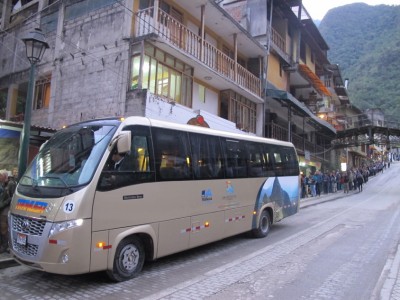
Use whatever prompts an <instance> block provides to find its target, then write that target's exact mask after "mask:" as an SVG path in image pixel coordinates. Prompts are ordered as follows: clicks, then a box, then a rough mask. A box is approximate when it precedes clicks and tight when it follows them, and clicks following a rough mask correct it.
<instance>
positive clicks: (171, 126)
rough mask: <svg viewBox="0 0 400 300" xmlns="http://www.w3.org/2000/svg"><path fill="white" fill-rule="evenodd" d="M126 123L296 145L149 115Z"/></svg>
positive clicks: (133, 118) (126, 120) (130, 118)
mask: <svg viewBox="0 0 400 300" xmlns="http://www.w3.org/2000/svg"><path fill="white" fill-rule="evenodd" d="M126 125H145V126H151V127H160V128H169V129H174V130H182V131H187V132H193V133H200V134H209V135H214V136H223V137H228V138H232V139H241V140H247V141H254V142H263V143H270V144H274V145H281V146H287V147H294V146H293V144H292V143H290V142H286V141H280V140H276V139H269V138H264V137H259V136H254V135H250V134H246V133H243V134H240V133H233V132H229V131H222V130H215V129H210V128H205V127H201V126H196V125H188V124H179V123H173V122H167V121H161V120H156V119H150V118H147V117H139V116H134V117H127V118H126V119H125V120H124V121H123V122H122V126H126Z"/></svg>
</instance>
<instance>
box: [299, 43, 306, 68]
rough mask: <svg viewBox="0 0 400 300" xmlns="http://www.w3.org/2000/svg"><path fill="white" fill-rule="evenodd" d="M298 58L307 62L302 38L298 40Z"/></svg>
mask: <svg viewBox="0 0 400 300" xmlns="http://www.w3.org/2000/svg"><path fill="white" fill-rule="evenodd" d="M300 58H301V59H302V60H303V62H304V63H307V56H306V43H304V41H303V40H302V41H301V42H300Z"/></svg>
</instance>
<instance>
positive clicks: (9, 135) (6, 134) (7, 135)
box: [0, 128, 21, 139]
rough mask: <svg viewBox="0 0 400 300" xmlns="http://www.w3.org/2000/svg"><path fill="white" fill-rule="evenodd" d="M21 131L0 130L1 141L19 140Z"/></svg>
mask: <svg viewBox="0 0 400 300" xmlns="http://www.w3.org/2000/svg"><path fill="white" fill-rule="evenodd" d="M20 133H21V132H20V131H16V130H10V129H3V128H0V139H16V138H19V135H20Z"/></svg>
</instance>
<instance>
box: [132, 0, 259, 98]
mask: <svg viewBox="0 0 400 300" xmlns="http://www.w3.org/2000/svg"><path fill="white" fill-rule="evenodd" d="M154 13H155V11H154V7H150V8H147V9H144V10H140V11H138V12H136V13H135V15H134V17H135V31H134V32H135V37H142V36H147V35H150V34H156V35H157V36H158V38H160V39H163V40H164V41H166V42H167V43H168V44H170V45H173V46H175V47H176V48H178V49H179V50H181V51H183V52H184V53H185V54H186V55H187V56H189V57H190V58H192V59H195V60H196V61H198V62H200V63H202V64H203V65H205V66H207V67H208V68H209V69H211V70H213V71H214V72H216V73H217V74H218V75H220V76H222V77H224V78H226V79H229V80H230V81H232V82H233V83H234V84H237V85H238V86H240V87H241V88H243V89H245V90H247V91H248V92H250V93H252V94H254V95H256V96H257V97H261V80H260V79H259V78H258V77H257V76H255V75H254V74H252V73H251V72H249V71H248V70H247V69H245V68H244V67H243V66H241V65H240V64H238V63H237V62H235V60H233V59H232V58H230V57H229V56H228V55H226V54H225V53H223V52H222V51H221V50H219V49H217V48H216V47H215V46H213V45H212V44H211V43H209V42H207V41H206V40H204V39H202V38H201V36H199V35H198V34H196V33H194V32H193V31H191V30H189V29H188V28H186V27H185V26H184V25H183V24H182V23H180V22H179V21H178V20H176V19H174V18H173V17H172V16H171V15H169V14H167V13H165V12H164V11H163V10H161V9H158V10H157V14H156V16H157V17H156V19H157V21H155V18H154V15H155V14H154Z"/></svg>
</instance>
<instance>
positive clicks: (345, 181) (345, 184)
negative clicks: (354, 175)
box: [342, 172, 349, 194]
mask: <svg viewBox="0 0 400 300" xmlns="http://www.w3.org/2000/svg"><path fill="white" fill-rule="evenodd" d="M342 179H343V180H342V181H343V190H344V193H345V194H346V193H347V194H348V193H349V175H348V173H347V172H343V175H342Z"/></svg>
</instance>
